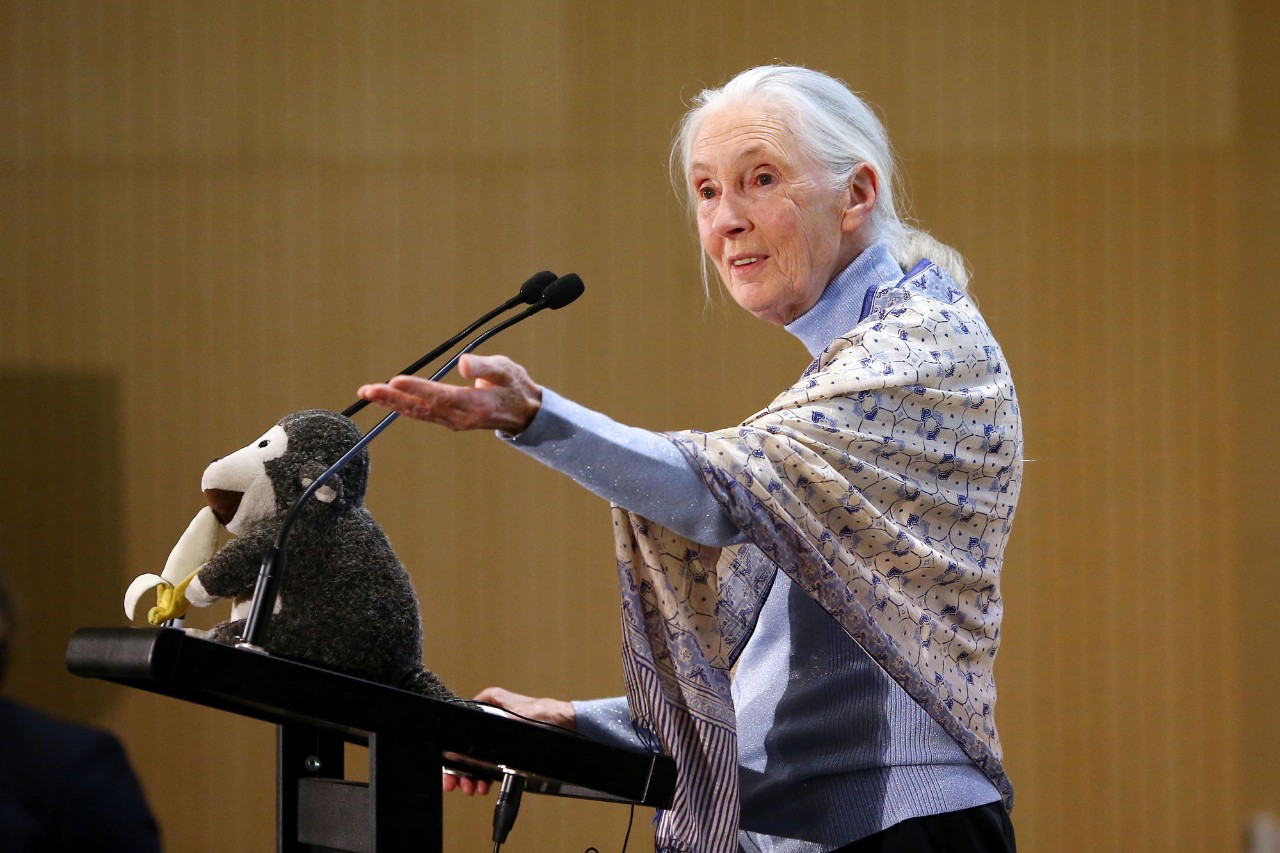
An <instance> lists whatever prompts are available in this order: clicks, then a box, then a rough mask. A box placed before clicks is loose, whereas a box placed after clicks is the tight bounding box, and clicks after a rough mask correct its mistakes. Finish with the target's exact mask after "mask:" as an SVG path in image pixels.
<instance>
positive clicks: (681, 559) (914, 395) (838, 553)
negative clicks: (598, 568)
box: [614, 264, 1022, 853]
mask: <svg viewBox="0 0 1280 853" xmlns="http://www.w3.org/2000/svg"><path fill="white" fill-rule="evenodd" d="M671 438H672V439H673V440H674V441H675V442H676V444H677V446H679V448H680V449H681V450H682V451H683V452H684V453H685V454H686V455H687V456H688V458H689V459H690V461H691V463H692V464H693V465H694V466H695V468H696V469H697V470H699V471H700V472H701V473H702V475H703V476H704V477H705V479H706V483H707V486H708V488H710V489H711V491H712V493H713V494H715V496H716V497H717V499H718V500H719V501H720V502H721V503H722V504H723V506H724V507H725V509H726V511H727V513H728V514H729V516H730V518H732V519H733V521H734V523H735V524H737V525H738V527H739V529H741V530H742V531H743V533H744V534H745V535H746V537H747V539H748V540H749V543H750V544H747V545H741V546H735V547H732V548H725V549H723V551H722V550H721V549H719V548H714V547H710V546H705V545H700V544H698V543H696V542H692V541H690V540H688V539H685V538H683V537H681V536H679V535H677V534H675V533H673V532H671V531H669V530H667V529H666V528H664V527H661V526H660V525H657V524H654V523H652V522H649V521H648V520H646V519H644V518H642V517H640V516H637V515H635V514H633V513H629V512H627V511H626V510H623V509H621V508H618V507H615V508H614V532H615V538H616V544H617V555H618V567H619V573H620V577H621V581H622V621H623V665H624V672H625V676H626V684H627V701H628V705H629V706H630V708H631V712H632V715H633V717H634V718H635V721H636V724H637V728H638V729H639V730H642V731H646V732H649V733H651V734H652V735H653V736H655V737H656V740H657V743H656V744H655V746H658V747H660V748H661V749H662V750H663V751H664V752H665V753H666V754H668V755H670V756H672V757H673V758H674V759H675V761H676V765H677V769H678V774H679V777H678V782H677V790H676V797H675V802H674V804H673V806H672V808H671V809H669V810H667V811H664V812H662V813H661V814H660V816H659V822H658V828H657V841H656V843H657V849H658V850H659V851H681V853H734V851H736V850H737V831H738V761H737V758H738V756H737V737H736V733H735V720H734V712H733V705H732V702H731V699H730V692H729V691H730V674H729V673H730V668H731V667H732V666H733V663H734V661H735V660H736V659H737V656H738V653H739V652H740V651H741V649H742V647H743V645H744V644H745V643H746V640H747V639H748V638H749V636H750V633H751V630H752V629H753V627H754V625H755V620H756V617H757V615H758V613H759V610H760V606H761V604H762V603H763V601H764V597H765V595H766V594H767V592H768V588H769V583H770V580H771V578H772V577H773V573H774V571H776V570H777V569H781V570H782V571H784V572H786V573H787V575H788V576H789V577H790V578H791V579H792V580H793V581H794V582H795V583H796V584H797V585H798V586H800V587H801V588H802V589H804V590H805V592H807V593H808V594H809V595H810V596H812V597H813V598H814V600H816V601H817V602H818V603H819V604H821V605H822V606H823V608H824V609H825V610H826V611H827V612H828V613H830V614H831V617H832V618H833V619H835V620H836V621H837V622H839V623H840V625H841V626H843V627H844V629H845V630H846V631H848V632H849V635H850V636H851V637H853V639H854V640H856V641H857V642H858V643H859V644H860V645H861V646H862V647H863V648H864V649H865V650H866V651H867V652H868V653H869V654H870V655H871V657H872V658H873V659H874V660H875V661H876V662H877V663H878V664H879V665H880V666H881V667H883V668H884V669H885V670H886V671H887V672H888V673H889V674H891V675H892V676H893V677H894V679H896V680H897V682H898V683H899V684H900V685H902V687H903V688H904V689H905V690H906V691H907V693H908V694H910V695H911V697H912V698H913V699H915V700H916V701H917V702H919V703H920V705H921V706H922V707H923V708H924V709H925V710H926V711H927V712H928V713H929V715H930V716H931V717H932V718H933V719H935V720H937V721H938V722H939V723H940V724H941V725H942V726H943V728H945V729H946V731H947V732H948V733H950V734H951V736H952V737H954V738H955V739H956V741H957V742H958V743H959V744H960V745H961V746H962V747H963V748H964V750H965V752H966V753H967V754H968V755H969V756H970V757H971V758H972V759H973V760H974V762H975V763H977V765H978V766H979V767H981V768H982V770H983V771H984V772H985V773H986V774H987V776H989V777H990V778H991V780H992V782H993V783H994V784H995V785H996V787H997V788H998V789H999V790H1000V792H1001V794H1002V795H1003V797H1004V799H1005V804H1006V805H1007V806H1010V807H1011V806H1012V802H1013V791H1012V788H1011V786H1010V784H1009V779H1008V777H1007V776H1006V774H1005V771H1004V768H1003V766H1002V764H1001V750H1000V738H999V735H998V734H997V733H996V726H995V719H994V708H995V698H996V691H995V683H994V681H993V678H992V663H993V661H994V659H995V653H996V648H997V646H998V645H999V640H1000V617H1001V612H1002V605H1001V599H1000V588H999V577H1000V564H1001V560H1002V557H1003V554H1004V548H1005V542H1006V541H1007V539H1008V535H1009V529H1010V525H1011V523H1012V520H1013V512H1014V507H1015V505H1016V503H1017V498H1018V490H1019V486H1020V484H1021V478H1022V427H1021V421H1020V419H1019V415H1018V404H1017V399H1016V397H1015V396H1014V390H1013V381H1012V379H1011V377H1010V375H1009V371H1008V368H1007V367H1006V366H1005V363H1004V359H1003V356H1002V355H1001V352H1000V349H999V347H998V346H997V345H996V342H995V339H994V338H993V337H992V336H991V332H990V330H989V329H988V328H987V325H986V323H985V322H984V321H983V319H982V317H981V316H980V315H979V313H978V310H977V308H976V307H975V306H974V304H973V303H972V302H971V301H969V299H968V298H967V297H966V296H965V295H964V294H963V293H962V292H961V291H960V290H958V289H957V288H956V287H955V286H954V284H953V283H952V282H951V280H950V278H949V277H948V276H947V275H946V273H945V272H944V271H943V270H941V269H940V268H939V267H937V266H936V265H933V264H928V265H923V266H922V267H920V268H917V269H916V270H913V271H912V274H911V275H909V276H908V277H907V278H905V279H903V280H902V281H900V282H898V283H897V284H895V285H892V286H887V287H882V288H881V289H880V290H879V291H877V292H876V294H875V296H874V298H873V303H872V309H871V312H870V313H869V315H868V316H867V319H865V320H863V321H862V322H861V323H859V324H858V326H857V327H856V328H854V329H853V330H852V331H850V332H849V333H848V334H846V335H844V336H842V337H840V338H837V339H836V340H835V341H833V342H832V343H831V344H830V346H828V347H827V349H826V351H824V352H823V353H822V354H821V355H819V356H818V358H817V359H815V361H814V362H813V364H812V365H810V367H809V369H808V370H806V371H805V373H804V375H803V376H801V377H800V379H799V381H798V382H797V383H796V384H795V385H793V386H792V387H791V388H789V389H787V390H786V391H785V392H783V393H782V394H781V395H780V396H779V397H778V398H777V399H776V400H774V401H773V402H772V403H771V404H770V405H769V407H768V408H766V409H764V410H763V411H761V412H759V413H757V414H756V415H754V416H752V417H751V418H749V419H748V420H747V421H746V422H744V423H743V424H742V425H741V426H739V427H736V428H733V429H726V430H720V431H718V432H711V433H704V432H696V431H691V432H681V433H672V434H671ZM775 567H776V568H775Z"/></svg>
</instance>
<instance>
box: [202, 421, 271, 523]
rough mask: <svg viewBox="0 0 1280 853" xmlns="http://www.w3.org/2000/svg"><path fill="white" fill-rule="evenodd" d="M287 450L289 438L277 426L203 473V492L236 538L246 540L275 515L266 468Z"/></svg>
mask: <svg viewBox="0 0 1280 853" xmlns="http://www.w3.org/2000/svg"><path fill="white" fill-rule="evenodd" d="M288 449H289V435H288V433H286V432H285V431H284V427H282V426H280V425H279V424H277V425H276V426H273V427H272V428H271V429H269V430H267V431H266V432H265V433H263V434H262V435H261V436H260V437H259V438H257V439H256V440H254V441H252V442H250V443H249V444H248V445H247V446H246V447H242V448H241V449H239V450H237V451H236V452H235V453H232V454H231V455H230V456H224V457H222V458H221V459H216V460H214V461H213V462H212V463H211V464H210V465H209V467H208V468H206V469H205V470H204V476H203V477H202V478H201V480H200V488H202V489H204V493H205V497H206V499H207V500H208V501H209V506H211V507H212V508H213V512H214V514H215V515H216V516H217V517H218V521H220V522H222V523H223V524H224V525H226V528H227V529H228V530H230V531H231V532H232V533H234V534H235V535H237V536H243V535H244V534H245V533H247V532H248V531H249V530H251V529H253V526H254V525H256V524H257V523H258V522H259V521H261V520H262V519H264V518H269V517H271V516H273V515H275V513H276V492H275V488H274V487H273V486H272V485H271V478H270V477H269V476H268V475H267V467H266V465H267V462H269V461H271V460H272V459H279V458H280V457H281V456H283V455H284V454H285V451H287V450H288Z"/></svg>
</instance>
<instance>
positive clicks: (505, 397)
mask: <svg viewBox="0 0 1280 853" xmlns="http://www.w3.org/2000/svg"><path fill="white" fill-rule="evenodd" d="M461 369H462V375H463V376H464V377H466V378H468V379H473V380H475V386H474V387H467V386H460V385H449V384H446V383H443V382H432V381H430V380H427V379H420V378H418V377H416V376H397V377H395V378H394V379H392V380H390V381H389V382H383V383H375V384H371V385H362V386H361V387H360V389H359V390H358V391H357V394H358V395H359V396H360V398H361V399H364V400H368V401H369V402H371V403H377V404H378V405H380V406H385V407H386V408H388V409H391V410H393V411H396V412H399V413H400V414H402V415H406V416H407V417H410V418H413V419H415V420H419V421H427V422H428V423H435V424H439V425H441V426H443V427H447V428H448V429H452V430H467V429H494V430H502V431H504V432H509V433H513V434H514V433H518V432H521V431H522V430H524V428H525V427H527V426H528V425H529V423H530V421H532V420H533V416H534V415H535V414H537V412H538V408H539V407H540V406H541V402H542V389H541V388H539V387H538V386H537V385H535V384H534V383H533V382H532V380H530V379H529V375H528V373H526V372H525V369H524V368H523V367H521V366H520V365H518V364H516V363H515V362H514V361H512V360H511V359H509V358H507V357H505V356H471V355H468V356H464V357H463V359H462V363H461Z"/></svg>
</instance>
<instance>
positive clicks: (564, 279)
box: [542, 272, 587, 311]
mask: <svg viewBox="0 0 1280 853" xmlns="http://www.w3.org/2000/svg"><path fill="white" fill-rule="evenodd" d="M586 289H587V288H586V285H584V284H583V283H582V279H581V278H579V277H578V274H577V273H576V272H571V273H569V274H568V275H562V276H560V277H559V278H558V279H556V280H555V281H553V282H551V284H549V285H547V289H546V290H544V291H543V292H542V301H543V302H545V303H546V305H547V307H548V308H550V309H551V310H552V311H555V310H557V309H559V308H563V307H564V306H566V305H568V304H569V303H570V302H572V301H573V300H575V299H577V298H578V297H579V296H581V295H582V291H584V290H586Z"/></svg>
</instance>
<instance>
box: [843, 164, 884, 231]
mask: <svg viewBox="0 0 1280 853" xmlns="http://www.w3.org/2000/svg"><path fill="white" fill-rule="evenodd" d="M879 197H880V176H879V175H877V174H876V170H875V169H873V168H871V164H870V163H859V164H858V165H856V166H854V167H853V173H852V174H850V175H849V199H848V204H847V205H846V206H845V209H844V217H843V218H842V219H841V221H840V227H841V230H843V231H844V232H846V233H848V234H852V233H854V232H856V231H857V230H858V229H860V228H861V227H862V226H863V225H865V224H867V223H868V222H870V221H871V213H872V211H874V210H875V209H876V199H878V198H879Z"/></svg>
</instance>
